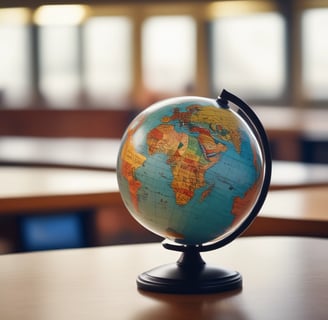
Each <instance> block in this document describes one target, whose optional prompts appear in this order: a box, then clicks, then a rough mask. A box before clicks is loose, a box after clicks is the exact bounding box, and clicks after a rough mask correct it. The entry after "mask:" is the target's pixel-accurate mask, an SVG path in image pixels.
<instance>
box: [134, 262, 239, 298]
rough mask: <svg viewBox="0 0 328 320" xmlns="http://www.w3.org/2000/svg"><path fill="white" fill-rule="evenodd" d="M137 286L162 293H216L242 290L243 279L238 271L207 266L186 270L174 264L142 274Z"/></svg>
mask: <svg viewBox="0 0 328 320" xmlns="http://www.w3.org/2000/svg"><path fill="white" fill-rule="evenodd" d="M137 285H138V288H139V289H142V290H147V291H153V292H161V293H184V294H185V293H194V294H197V293H215V292H223V291H229V290H236V289H240V288H241V287H242V277H241V275H240V274H239V273H238V272H237V271H230V270H225V269H221V268H216V267H210V266H207V265H206V264H204V265H203V266H202V267H201V268H197V269H186V268H182V267H181V266H179V264H178V263H172V264H167V265H163V266H159V267H157V268H154V269H152V270H149V271H147V272H144V273H142V274H140V275H139V276H138V278H137Z"/></svg>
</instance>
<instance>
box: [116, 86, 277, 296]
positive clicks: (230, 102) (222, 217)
mask: <svg viewBox="0 0 328 320" xmlns="http://www.w3.org/2000/svg"><path fill="white" fill-rule="evenodd" d="M270 177H271V156H270V151H269V146H268V140H267V137H266V134H265V130H264V128H263V126H262V124H261V122H260V121H259V119H258V118H257V116H256V115H255V113H254V112H253V111H252V110H251V108H250V107H249V106H248V105H247V104H246V103H245V102H243V101H242V100H241V99H239V98H238V97H236V96H235V95H233V94H231V93H230V92H228V91H226V90H223V91H222V93H221V95H220V97H219V98H218V99H209V98H202V97H178V98H171V99H166V100H163V101H160V102H157V103H155V104H153V105H151V106H150V107H148V108H147V109H145V110H144V111H143V112H141V113H140V114H139V115H137V116H136V118H135V119H134V120H132V122H131V123H130V125H129V126H128V128H127V130H126V132H125V134H124V136H123V138H122V142H121V146H120V150H119V154H118V161H117V178H118V185H119V189H120V193H121V196H122V199H123V202H124V204H125V206H126V207H127V209H128V210H129V212H130V213H131V215H132V216H133V217H134V218H135V219H136V220H137V221H138V222H139V223H140V224H141V225H142V226H144V227H145V228H147V229H149V230H150V231H152V232H153V233H155V234H157V235H160V236H162V237H163V238H166V240H164V241H163V246H164V247H165V248H167V249H171V250H175V251H181V252H182V254H181V257H180V258H179V260H178V261H177V262H176V263H172V264H168V265H163V266H159V267H156V268H154V269H152V270H150V271H148V272H144V273H142V274H141V275H139V276H138V278H137V285H138V288H139V289H143V290H149V291H155V292H165V293H206V292H220V291H227V290H233V289H238V288H241V287H242V277H241V275H240V274H239V272H237V271H231V270H226V269H222V268H218V267H213V266H209V265H207V264H206V263H205V262H204V260H203V259H202V257H201V255H200V252H203V251H209V250H213V249H217V248H220V247H222V246H223V245H226V244H228V243H229V242H231V241H232V240H234V239H235V238H236V237H238V236H239V235H240V234H241V233H242V232H243V231H244V230H245V229H246V228H247V227H248V226H249V225H250V224H251V222H252V221H253V220H254V218H255V217H256V215H257V213H258V212H259V210H260V208H261V206H262V204H263V202H264V200H265V197H266V194H267V192H268V188H269V184H270Z"/></svg>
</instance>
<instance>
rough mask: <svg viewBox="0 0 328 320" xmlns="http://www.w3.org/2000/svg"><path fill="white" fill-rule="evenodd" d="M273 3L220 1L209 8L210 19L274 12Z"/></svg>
mask: <svg viewBox="0 0 328 320" xmlns="http://www.w3.org/2000/svg"><path fill="white" fill-rule="evenodd" d="M274 9H275V7H274V3H272V1H271V2H270V1H220V2H213V3H211V4H209V5H208V7H207V14H208V16H209V17H210V18H213V19H214V18H218V17H227V16H236V15H244V14H248V13H256V12H257V13H258V12H266V11H271V10H274Z"/></svg>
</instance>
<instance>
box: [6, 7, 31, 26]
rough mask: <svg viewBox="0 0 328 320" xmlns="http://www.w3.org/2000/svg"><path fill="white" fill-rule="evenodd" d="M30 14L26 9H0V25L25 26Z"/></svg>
mask: <svg viewBox="0 0 328 320" xmlns="http://www.w3.org/2000/svg"><path fill="white" fill-rule="evenodd" d="M30 16H31V12H30V10H29V9H27V8H8V9H0V24H6V25H12V24H25V23H28V22H29V21H30Z"/></svg>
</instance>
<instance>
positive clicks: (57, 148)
mask: <svg viewBox="0 0 328 320" xmlns="http://www.w3.org/2000/svg"><path fill="white" fill-rule="evenodd" d="M119 147H120V140H119V139H81V138H65V139H63V138H61V139H60V138H17V137H16V138H15V137H7V138H1V139H0V165H2V166H6V165H10V166H34V167H56V168H74V169H92V170H100V171H115V168H116V160H117V154H118V150H119ZM327 184H328V165H325V164H304V163H300V162H296V161H274V165H273V175H272V188H273V189H282V188H291V187H293V188H295V187H303V186H315V185H327Z"/></svg>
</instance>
